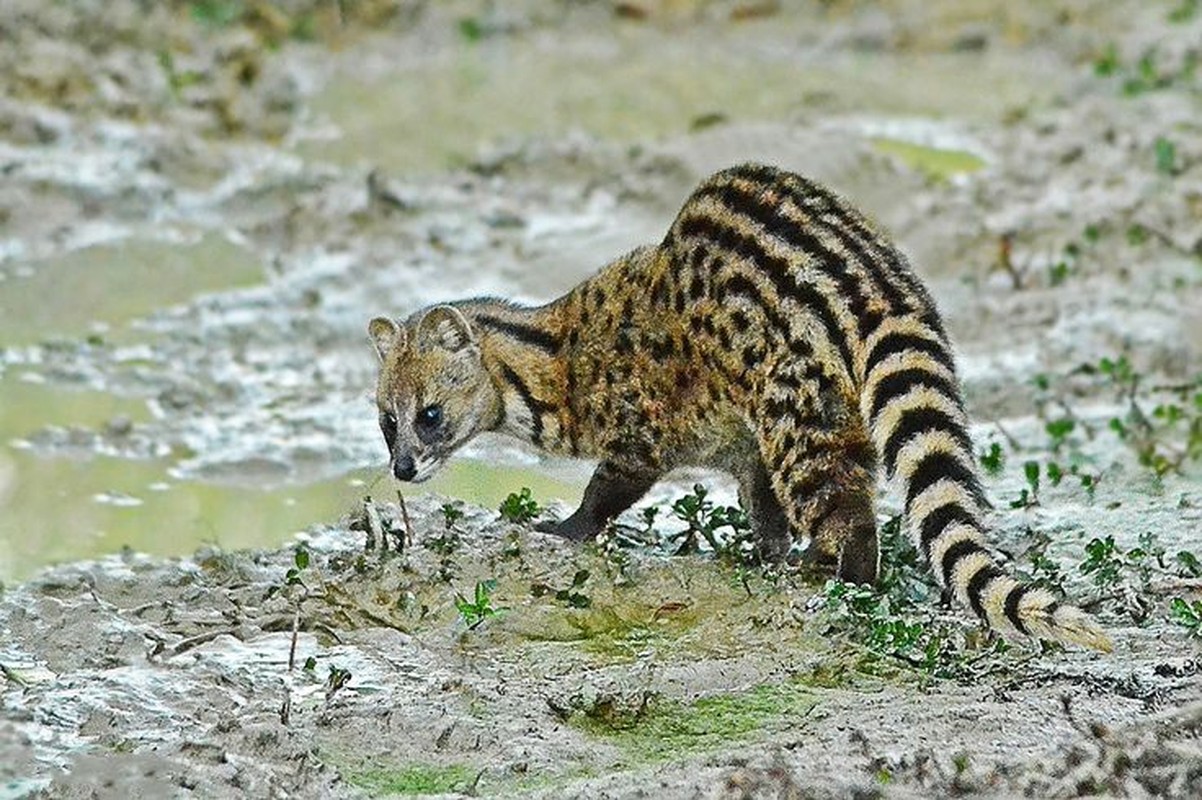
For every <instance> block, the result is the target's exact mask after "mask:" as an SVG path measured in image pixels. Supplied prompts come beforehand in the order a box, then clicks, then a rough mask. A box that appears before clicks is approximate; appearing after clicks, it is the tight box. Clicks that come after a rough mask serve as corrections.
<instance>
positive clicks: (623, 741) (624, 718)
mask: <svg viewBox="0 0 1202 800" xmlns="http://www.w3.org/2000/svg"><path fill="white" fill-rule="evenodd" d="M817 703H818V701H817V699H816V698H815V697H814V695H813V694H811V693H810V692H808V691H806V689H805V688H804V687H803V686H802V685H801V684H799V683H796V682H792V681H791V682H787V683H778V684H763V685H760V686H756V687H754V688H752V689H749V690H747V691H744V692H733V693H730V694H718V695H712V696H710V697H703V698H700V699H697V700H693V701H691V702H682V701H677V700H658V701H652V702H648V703H647V704H646V705H645V706H644V707H641V708H640V709H638V710H635V711H633V712H631V713H628V714H618V715H612V714H611V715H602V714H598V713H595V710H596V708H597V706H596V705H594V707H593V709H594V713H588V712H582V713H580V714H578V715H576V716H574V717H573V718H572V720H571V722H572V724H573V725H575V726H577V727H579V728H580V729H581V730H583V731H586V732H588V733H590V734H592V735H594V736H600V737H604V738H606V739H608V740H610V741H611V742H612V743H613V744H615V745H617V746H618V747H620V748H621V749H622V751H623V752H625V753H626V754H627V755H628V757H629V758H631V759H632V761H634V762H636V763H638V762H659V761H668V760H671V759H674V758H679V757H681V756H688V755H693V754H696V753H704V752H709V751H713V750H718V749H720V748H722V747H724V746H728V745H730V744H732V743H736V742H740V741H744V740H747V739H754V738H757V737H758V736H759V735H760V734H761V733H764V732H767V731H769V730H772V729H774V728H777V727H782V726H788V727H790V728H796V727H797V726H798V723H799V721H800V720H802V719H804V718H805V717H806V716H807V715H808V714H809V713H810V712H811V711H812V710H813V709H814V707H815V706H816V705H817Z"/></svg>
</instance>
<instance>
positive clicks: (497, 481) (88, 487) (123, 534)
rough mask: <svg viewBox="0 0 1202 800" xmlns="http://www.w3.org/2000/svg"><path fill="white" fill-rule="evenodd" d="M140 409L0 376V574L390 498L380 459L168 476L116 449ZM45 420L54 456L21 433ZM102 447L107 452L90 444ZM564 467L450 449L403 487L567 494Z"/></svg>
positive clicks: (223, 536)
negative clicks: (432, 473) (359, 465)
mask: <svg viewBox="0 0 1202 800" xmlns="http://www.w3.org/2000/svg"><path fill="white" fill-rule="evenodd" d="M149 418H150V414H149V412H148V411H147V409H146V406H145V404H144V403H143V402H141V401H139V400H135V399H130V398H122V397H116V396H114V395H111V394H107V393H105V392H96V391H73V390H65V389H63V388H61V387H57V386H53V385H49V384H44V383H39V382H31V381H28V380H21V379H20V377H18V376H13V375H8V376H5V377H4V378H2V379H0V442H2V443H3V444H2V445H0V580H3V581H20V580H23V579H25V578H28V577H29V576H30V575H32V574H33V572H34V571H36V570H37V569H38V568H40V567H42V566H45V565H47V564H52V563H55V562H60V561H74V560H78V559H84V558H93V557H98V556H101V555H105V554H108V553H113V552H116V551H118V550H120V549H121V548H122V547H131V548H133V549H134V550H138V551H142V552H147V553H153V554H157V555H185V554H188V553H191V552H193V551H195V550H196V548H197V547H199V546H201V545H203V544H217V545H220V546H221V547H223V548H226V549H235V548H262V547H277V546H279V545H280V544H281V543H283V542H285V541H287V539H288V538H289V537H290V536H292V535H293V534H295V533H297V532H298V531H301V530H303V529H305V528H307V527H310V526H311V525H313V524H315V523H320V522H323V521H327V522H335V521H337V520H338V519H339V518H340V517H341V516H343V515H344V514H346V513H348V512H350V511H351V510H352V509H354V508H355V506H356V504H357V503H358V502H359V501H360V499H361V498H362V497H363V496H364V495H365V494H372V495H375V496H378V497H380V498H382V499H386V500H387V499H391V498H393V497H394V496H395V491H396V488H397V484H396V483H394V482H393V481H392V480H391V479H390V478H388V477H387V475H386V473H385V470H384V468H383V465H381V466H380V467H379V468H373V469H360V470H354V471H352V472H350V473H349V474H346V475H343V476H340V477H337V478H332V479H329V480H324V481H319V482H315V483H306V484H290V485H285V486H278V487H274V488H269V489H265V488H257V487H254V485H253V482H251V481H242V482H240V483H241V485H234V481H235V480H236V478H237V475H228V476H226V478H227V482H226V483H222V484H212V483H204V482H200V481H190V480H176V479H173V478H172V477H170V474H169V470H170V468H171V467H172V465H173V463H174V460H173V459H172V458H170V457H167V456H166V455H164V456H162V457H157V458H129V457H123V456H122V455H120V454H119V453H120V452H121V450H122V442H123V441H124V440H134V442H133V443H132V444H131V445H130V449H136V448H137V447H138V445H137V444H136V439H137V432H138V426H139V424H140V423H143V422H146V421H148V420H149ZM47 426H53V427H57V428H65V429H68V431H69V433H68V434H67V435H66V436H65V437H61V439H62V441H63V442H64V443H63V444H61V445H56V447H55V448H54V449H55V453H54V454H41V453H39V452H37V450H36V449H34V448H31V447H30V446H29V445H28V443H27V442H25V440H24V439H23V438H22V437H25V436H29V435H31V434H32V433H33V432H35V431H39V430H42V429H44V428H46V427H47ZM114 429H117V430H126V429H128V430H129V431H130V433H129V434H124V435H122V434H113V433H111V432H112V431H113V430H114ZM76 440H78V446H73V442H75V441H76ZM56 441H57V438H56ZM163 447H164V446H162V445H159V449H162V448H163ZM149 449H151V450H152V451H154V448H153V447H151V448H149ZM106 451H111V452H113V454H112V455H98V454H97V453H104V452H106ZM571 469H572V468H571V467H565V468H564V470H563V475H562V476H560V477H555V476H554V475H551V476H549V475H548V474H546V472H545V471H544V470H536V469H533V468H530V467H526V468H522V467H518V468H514V467H513V466H506V465H504V464H491V465H490V464H486V463H484V462H481V461H475V460H472V459H459V460H457V461H453V462H452V463H451V464H450V465H448V467H447V468H446V469H445V470H443V472H442V473H441V474H440V475H438V476H437V477H436V478H435V479H433V480H431V481H429V482H428V483H425V484H422V485H421V486H407V487H404V488H405V493H406V496H407V497H416V496H420V495H423V494H428V493H435V494H443V495H448V496H452V497H457V498H463V499H464V500H466V501H468V502H471V503H477V504H480V505H483V506H485V507H489V508H496V507H497V506H499V505H500V503H501V501H502V500H503V499H504V498H505V496H506V495H508V494H509V493H510V492H513V491H517V490H518V489H519V488H521V487H522V486H528V487H530V489H531V490H532V492H533V494H534V497H536V498H538V499H539V500H542V501H546V500H548V499H549V498H562V499H564V500H565V501H567V502H569V503H574V502H576V501H578V500H579V498H580V494H581V491H582V487H583V482H582V481H574V480H572V479H573V477H574V476H573V475H572V474H571ZM581 475H582V476H583V473H581ZM248 484H250V487H249V488H248Z"/></svg>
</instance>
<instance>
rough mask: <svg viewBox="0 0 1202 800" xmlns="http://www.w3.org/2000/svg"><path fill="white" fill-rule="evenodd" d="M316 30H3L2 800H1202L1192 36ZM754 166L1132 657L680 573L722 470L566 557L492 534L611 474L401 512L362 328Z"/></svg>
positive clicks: (52, 19) (521, 453) (817, 587)
mask: <svg viewBox="0 0 1202 800" xmlns="http://www.w3.org/2000/svg"><path fill="white" fill-rule="evenodd" d="M336 5H337V8H338V9H340V11H338V12H335V11H332V10H331V9H332V8H333V7H334V6H332V5H331V4H326V3H307V2H303V1H298V2H287V3H284V2H280V3H241V2H192V3H187V2H173V3H162V4H155V5H154V6H153V8H152V9H150V10H147V9H146V8H144V7H143V5H142V4H139V3H134V2H114V3H76V4H73V5H71V6H69V7H68V6H58V5H47V4H45V3H38V2H24V0H17V1H16V2H12V3H9V4H7V5H6V6H5V9H4V10H3V11H0V39H3V40H4V41H5V42H6V43H7V44H6V45H5V47H4V48H0V87H2V88H0V174H2V175H3V176H4V179H3V181H0V439H3V442H2V445H3V446H2V448H0V580H3V581H4V584H3V588H2V589H0V797H26V796H44V797H94V796H101V797H106V796H114V795H128V796H203V797H222V796H231V797H232V796H285V795H287V796H305V797H325V796H335V797H358V796H388V795H443V796H463V795H468V796H535V797H547V798H559V797H590V798H592V797H647V796H654V797H658V796H666V797H723V798H727V797H729V798H742V797H764V798H767V797H846V796H858V797H876V796H881V797H929V796H946V795H950V794H963V795H969V796H984V797H1010V796H1019V795H1024V796H1049V797H1052V796H1054V797H1073V796H1079V795H1083V794H1101V795H1113V796H1167V797H1192V796H1197V795H1198V794H1199V793H1202V769H1200V768H1199V767H1198V764H1200V763H1202V750H1200V748H1199V731H1200V730H1202V705H1200V704H1202V689H1200V688H1199V687H1200V686H1202V681H1200V680H1199V669H1200V668H1202V667H1200V665H1202V638H1200V637H1202V628H1200V627H1199V624H1202V621H1200V622H1199V624H1195V625H1194V626H1193V627H1192V628H1191V627H1190V624H1189V621H1190V617H1189V612H1190V609H1191V608H1194V609H1196V611H1195V612H1194V613H1196V614H1197V615H1202V573H1200V572H1199V570H1198V569H1197V568H1196V565H1197V561H1196V560H1195V561H1194V562H1192V565H1191V562H1190V561H1189V558H1188V555H1187V556H1182V555H1181V554H1183V553H1185V554H1195V553H1196V554H1198V555H1202V482H1200V479H1202V463H1200V461H1199V459H1200V458H1202V129H1200V128H1202V123H1199V120H1202V114H1200V113H1199V112H1200V111H1202V83H1199V78H1198V77H1197V75H1196V74H1195V64H1196V62H1197V60H1198V59H1199V57H1200V56H1202V54H1200V53H1199V49H1198V42H1199V41H1202V9H1195V5H1196V4H1193V3H1188V2H1181V3H1178V2H1166V3H1151V4H1149V3H1135V2H1131V3H1125V2H1123V3H1113V2H1069V3H1058V4H1055V7H1052V6H1051V4H1044V3H1038V2H1030V3H1000V2H999V3H982V4H979V5H978V6H974V7H973V9H972V10H966V9H967V7H966V6H965V5H964V4H960V3H950V2H949V3H929V2H921V3H920V2H917V0H915V2H903V1H902V0H898V2H890V3H884V4H860V3H850V2H848V3H844V2H833V3H824V4H813V5H812V7H811V5H810V4H807V5H806V7H805V8H795V7H794V4H791V3H755V2H724V1H723V2H718V1H715V2H654V1H653V0H648V1H647V2H630V3H626V2H623V3H610V2H582V3H558V2H533V1H531V2H520V3H504V4H490V3H478V2H448V3H423V2H403V1H398V0H392V1H391V2H378V3H377V2H364V3H342V4H336ZM749 159H755V160H761V161H769V162H774V163H779V164H781V165H784V166H787V167H790V168H792V169H796V170H798V171H801V172H804V173H806V174H809V175H811V176H813V177H816V178H818V179H820V180H823V181H825V182H827V183H829V184H831V185H832V186H835V187H836V188H838V189H839V190H840V191H841V192H843V193H845V194H847V195H848V196H850V197H852V198H853V199H854V200H855V201H856V202H857V203H858V204H859V205H860V206H861V207H863V208H864V209H865V210H866V211H868V212H869V213H870V214H871V215H873V216H874V217H875V218H877V219H879V220H880V221H881V222H882V223H883V224H884V225H885V226H886V227H888V228H889V229H891V230H892V231H894V232H895V235H896V236H897V238H898V240H899V241H900V242H901V244H902V246H903V248H904V249H905V250H906V252H907V253H909V254H910V256H911V258H912V261H913V262H914V264H915V266H916V269H917V270H918V272H919V273H920V274H921V275H922V277H923V278H924V280H925V281H926V282H927V283H928V284H929V285H930V286H931V289H932V292H933V294H934V295H935V296H936V298H937V300H938V301H939V304H940V306H941V308H942V310H943V312H944V316H945V318H946V321H947V325H948V328H949V331H950V333H951V335H952V338H953V340H954V342H955V343H956V346H957V358H958V362H959V365H960V368H961V373H962V377H963V383H964V389H965V392H966V395H967V397H968V401H969V405H970V409H971V414H972V416H973V419H974V420H975V421H976V425H975V427H974V430H973V434H974V439H975V441H976V442H977V445H978V449H979V450H980V451H981V453H982V456H983V463H984V464H987V465H990V476H989V478H988V483H987V487H988V491H989V494H990V496H991V497H992V498H993V499H994V501H995V510H994V512H993V514H992V523H993V526H994V529H995V532H996V541H997V543H998V544H999V546H1000V547H1001V548H1002V549H1003V550H1004V552H1006V553H1007V554H1009V555H1010V556H1012V558H1013V559H1014V566H1015V569H1018V570H1020V571H1024V572H1026V573H1028V574H1030V575H1033V576H1035V577H1038V578H1040V579H1043V580H1055V581H1057V582H1058V585H1060V586H1062V588H1063V589H1064V590H1065V591H1066V592H1067V593H1068V594H1069V595H1070V596H1071V597H1073V598H1075V599H1076V600H1078V601H1079V602H1081V603H1083V604H1085V605H1087V606H1088V607H1089V608H1090V610H1091V611H1092V612H1093V613H1095V614H1097V615H1098V616H1099V618H1100V619H1101V620H1102V621H1103V623H1104V624H1105V625H1106V626H1107V628H1108V629H1109V630H1110V631H1111V632H1112V634H1113V636H1114V639H1115V642H1116V649H1115V652H1114V653H1112V654H1095V653H1086V652H1081V651H1077V650H1068V651H1066V650H1059V649H1047V648H1040V647H1039V646H1037V645H1035V644H1032V643H1027V642H1010V643H1007V644H1008V647H1005V646H1000V645H999V644H998V643H997V642H996V641H994V640H991V639H989V638H988V637H985V636H983V635H982V633H981V632H980V631H979V630H978V629H976V628H975V627H974V626H973V625H972V622H971V620H970V619H969V616H970V615H969V614H968V613H967V612H965V611H963V610H962V609H958V608H954V607H952V606H948V605H946V604H944V603H942V602H941V601H940V598H939V597H938V593H937V592H932V591H931V590H930V588H929V586H927V585H926V584H923V582H922V580H921V579H920V578H913V579H912V582H911V583H910V584H906V585H908V586H910V587H911V589H912V591H913V592H915V593H918V594H923V593H925V594H924V596H923V597H922V598H921V600H920V602H918V603H917V604H916V605H914V606H905V607H903V608H902V610H901V611H896V610H895V611H896V613H894V612H890V614H889V615H886V616H888V619H884V618H876V617H874V618H873V619H872V620H871V621H870V622H871V627H869V628H865V627H863V626H861V627H857V625H858V624H859V623H857V622H856V619H859V618H854V614H853V615H852V616H853V619H852V621H851V622H849V621H848V618H847V616H846V613H844V612H847V610H848V608H850V606H840V605H839V604H838V602H836V599H837V598H835V599H832V598H834V597H835V596H834V595H833V594H832V591H834V590H832V587H831V586H830V585H829V584H825V583H824V581H823V579H822V578H821V577H815V576H812V575H805V574H795V573H793V572H790V571H786V572H785V573H783V574H782V573H777V572H772V571H769V572H764V571H762V570H759V569H756V568H753V567H748V566H747V565H741V564H739V563H732V560H731V559H730V558H724V557H717V556H715V555H714V554H713V553H711V552H708V551H707V548H704V547H703V548H702V550H703V552H701V553H692V554H687V555H673V553H674V552H675V551H676V550H678V549H679V544H680V541H681V540H680V539H675V540H673V538H672V537H673V536H674V535H675V534H677V533H678V532H679V531H680V530H681V529H682V528H684V527H685V523H684V522H683V521H682V520H681V519H679V518H678V517H677V515H674V514H673V512H672V506H673V503H674V501H675V500H677V499H678V498H680V497H681V496H682V495H684V494H686V493H687V492H689V491H690V489H691V487H692V486H693V485H694V484H695V483H698V482H700V483H703V484H705V485H706V486H707V487H708V488H709V490H710V495H709V497H710V499H711V500H714V501H716V502H717V503H719V504H727V503H733V502H734V493H733V490H732V489H733V487H732V485H731V483H730V481H729V479H728V478H726V477H724V476H721V475H714V474H709V473H703V472H696V473H688V474H681V475H677V476H672V480H669V481H667V482H665V483H664V484H662V485H660V486H657V487H656V489H655V490H653V492H652V493H651V495H650V496H649V497H648V498H647V499H646V501H645V502H644V503H643V504H641V505H640V506H639V508H637V509H636V510H634V511H632V512H630V513H629V514H627V515H626V516H625V517H623V519H622V520H621V522H622V525H623V530H624V532H625V533H624V536H623V537H619V538H615V539H614V540H612V541H608V542H603V543H599V544H597V545H594V546H589V547H585V548H580V547H576V546H572V545H570V544H568V543H565V542H562V541H559V540H557V539H555V538H553V537H550V536H547V535H545V534H541V533H538V532H536V531H535V530H534V529H533V526H532V524H531V522H530V521H513V520H508V519H504V518H502V516H501V515H500V514H499V513H498V511H497V508H498V507H499V506H500V505H501V502H502V500H503V499H505V498H506V496H507V495H509V494H510V493H511V492H516V491H517V490H518V489H519V488H521V487H523V486H525V487H530V488H531V489H532V490H533V491H532V494H533V496H534V497H535V498H536V499H537V500H538V501H539V502H540V503H541V504H542V505H543V506H547V507H548V508H546V509H545V510H543V511H542V512H541V514H542V517H543V518H545V517H547V516H551V515H556V514H559V515H562V514H564V513H567V512H568V511H570V509H571V507H572V504H573V503H574V502H575V501H576V500H577V499H578V498H579V495H580V491H581V488H582V486H583V484H584V482H585V480H586V478H587V475H588V472H589V465H587V464H577V463H570V462H556V461H547V460H545V459H541V458H539V457H538V456H537V454H534V453H532V452H531V451H529V450H527V449H525V448H522V447H519V446H517V445H515V444H513V443H511V442H507V441H505V440H501V439H484V440H481V441H480V442H478V443H476V444H474V445H473V446H471V447H470V448H469V449H468V450H467V451H466V452H465V453H464V454H463V455H462V457H460V458H459V459H458V460H457V461H456V462H455V463H454V464H453V465H451V467H450V468H449V469H448V470H447V471H446V474H445V475H443V476H441V477H440V478H439V479H438V480H437V481H435V482H432V484H431V485H430V486H429V487H423V488H428V491H426V492H425V493H422V494H417V493H416V492H415V493H413V494H410V493H409V491H408V490H406V495H405V498H404V499H405V510H404V511H402V510H401V508H400V507H399V506H398V504H397V501H398V498H397V494H396V489H397V487H396V485H395V484H393V483H392V482H391V481H390V479H389V478H388V477H387V475H386V474H385V470H384V467H383V459H384V453H383V446H382V444H381V442H380V441H379V434H378V432H377V431H376V429H375V421H374V420H375V414H374V410H373V408H372V403H371V400H370V398H371V390H372V383H373V379H374V369H375V364H374V358H373V355H372V352H371V349H370V347H369V346H368V345H367V342H366V338H365V333H364V327H365V324H366V320H367V319H369V318H370V317H371V316H374V315H376V314H379V313H394V314H397V315H401V314H404V313H407V312H408V311H410V310H412V309H414V308H416V307H418V306H420V305H423V304H426V303H429V302H433V301H437V300H440V299H448V298H455V297H462V296H468V295H481V294H497V295H503V296H506V297H511V298H514V299H517V300H523V301H529V302H539V301H544V300H548V299H551V298H553V297H555V296H557V295H558V294H560V293H562V292H563V291H564V290H566V289H568V288H569V287H570V286H572V285H573V284H574V283H575V282H577V281H578V280H580V279H581V278H583V277H585V276H586V275H588V274H590V273H591V272H593V271H594V270H595V269H596V268H597V267H599V266H600V265H601V264H602V263H604V262H605V261H606V260H607V259H608V258H611V257H613V256H615V255H617V254H619V253H621V252H622V251H624V250H625V249H628V248H630V247H633V246H635V245H638V244H643V243H646V242H649V241H654V240H656V239H658V238H659V237H660V236H662V234H663V231H664V230H666V227H667V225H668V223H669V221H670V220H671V218H672V215H673V214H674V212H675V210H676V208H677V207H678V206H679V203H680V202H681V200H682V199H683V197H684V196H685V194H686V193H687V192H688V190H689V188H690V187H691V186H692V185H694V184H695V183H696V182H697V181H698V180H699V179H700V178H701V177H703V176H704V175H705V174H707V173H708V172H710V171H712V170H714V169H717V168H720V167H723V166H727V165H729V164H731V163H734V162H737V161H741V160H749ZM1032 465H1033V466H1032ZM365 496H370V497H372V498H374V499H373V500H370V501H366V502H365V501H364V497H365ZM648 507H651V508H658V509H659V512H658V516H657V517H656V518H655V519H654V521H653V524H652V525H648V524H647V517H646V516H645V515H644V509H645V508H648ZM880 508H881V517H882V524H883V525H887V524H888V523H889V521H890V520H891V518H892V517H893V516H894V515H895V514H896V513H897V511H898V504H897V502H896V498H894V497H893V496H892V495H891V494H889V493H888V492H883V493H882V498H881V503H880ZM1095 542H1098V543H1100V544H1097V545H1095V544H1094V543H1095ZM1106 548H1109V549H1106ZM736 561H737V560H736ZM907 580H911V578H909V577H908V578H907ZM924 587H925V588H924ZM1177 603H1180V604H1181V605H1177ZM1191 604H1194V605H1191ZM1182 609H1185V610H1184V611H1182ZM841 613H843V616H840V614H841ZM873 613H875V612H873ZM1196 618H1197V617H1195V619H1196ZM899 620H901V621H905V622H908V623H910V624H915V623H917V624H921V625H922V626H924V630H925V631H926V632H927V633H928V634H930V632H932V631H939V632H940V634H939V636H940V637H942V638H939V639H937V640H936V639H931V638H924V639H923V640H922V641H923V642H925V643H927V644H930V643H931V642H932V641H934V642H935V643H936V644H935V645H932V646H933V647H934V648H935V649H934V651H931V652H926V653H924V651H923V650H922V648H921V647H919V648H917V649H913V648H910V649H907V648H905V647H900V646H898V645H897V644H896V637H897V636H898V635H902V634H904V633H905V631H902V634H899V630H901V629H900V628H897V627H890V628H888V630H887V631H886V627H887V626H888V625H893V624H894V623H895V622H898V621H899ZM863 621H864V620H863V619H860V622H863ZM883 626H885V627H883ZM882 631H886V633H887V635H888V636H889V637H894V638H890V639H889V640H888V642H884V640H883V639H882V638H881V637H882V636H885V635H886V633H882Z"/></svg>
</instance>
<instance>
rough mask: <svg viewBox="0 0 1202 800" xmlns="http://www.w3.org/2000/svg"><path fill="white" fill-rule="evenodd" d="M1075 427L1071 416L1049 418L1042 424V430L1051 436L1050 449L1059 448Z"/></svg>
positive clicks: (1074, 421) (1075, 424) (1075, 423)
mask: <svg viewBox="0 0 1202 800" xmlns="http://www.w3.org/2000/svg"><path fill="white" fill-rule="evenodd" d="M1076 427H1077V422H1076V420H1074V419H1073V418H1072V417H1061V418H1060V419H1054V420H1050V421H1049V422H1048V423H1046V424H1045V425H1044V430H1046V431H1047V433H1048V436H1050V437H1052V449H1053V450H1057V451H1058V450H1060V448H1061V447H1062V446H1063V445H1064V443H1065V441H1067V440H1068V435H1069V434H1070V433H1072V432H1073V429H1074V428H1076Z"/></svg>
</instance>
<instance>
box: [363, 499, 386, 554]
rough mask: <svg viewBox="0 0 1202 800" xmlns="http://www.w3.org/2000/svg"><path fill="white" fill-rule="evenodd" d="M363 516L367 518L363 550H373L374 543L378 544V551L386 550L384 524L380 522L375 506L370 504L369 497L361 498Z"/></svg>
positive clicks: (374, 547)
mask: <svg viewBox="0 0 1202 800" xmlns="http://www.w3.org/2000/svg"><path fill="white" fill-rule="evenodd" d="M363 516H364V517H366V518H367V542H366V543H364V545H363V549H364V550H375V549H376V542H377V541H379V542H380V549H381V550H387V549H388V538H387V537H386V536H385V535H384V523H382V522H381V521H380V512H379V510H378V509H377V508H376V504H375V503H373V502H372V499H371V497H364V498H363Z"/></svg>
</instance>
